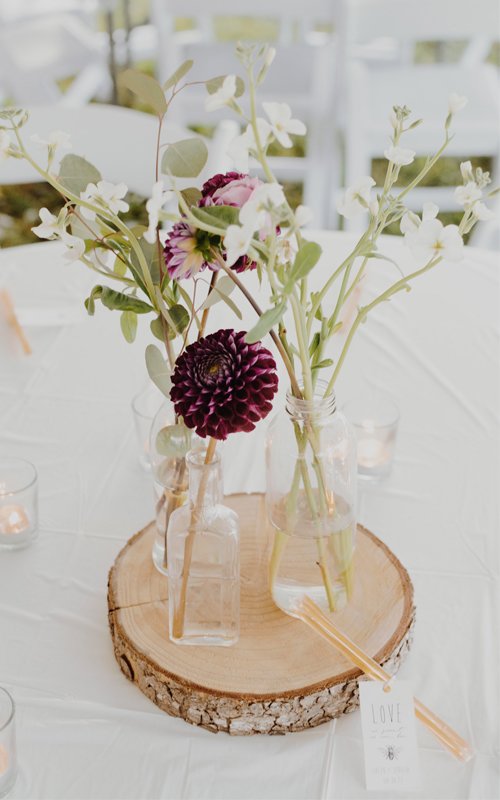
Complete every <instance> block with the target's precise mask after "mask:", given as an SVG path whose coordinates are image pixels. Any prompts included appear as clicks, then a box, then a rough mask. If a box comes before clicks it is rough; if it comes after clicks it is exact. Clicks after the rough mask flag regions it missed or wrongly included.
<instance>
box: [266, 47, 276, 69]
mask: <svg viewBox="0 0 500 800" xmlns="http://www.w3.org/2000/svg"><path fill="white" fill-rule="evenodd" d="M275 58H276V48H275V47H269V48H268V49H267V53H266V57H265V58H264V64H265V65H266V67H267V68H268V69H269V67H270V66H271V64H272V63H273V61H274V59H275Z"/></svg>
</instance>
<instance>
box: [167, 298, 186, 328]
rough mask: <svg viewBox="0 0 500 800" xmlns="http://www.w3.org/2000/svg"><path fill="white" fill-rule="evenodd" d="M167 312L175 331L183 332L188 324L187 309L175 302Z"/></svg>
mask: <svg viewBox="0 0 500 800" xmlns="http://www.w3.org/2000/svg"><path fill="white" fill-rule="evenodd" d="M168 313H169V314H170V318H171V320H172V322H173V324H174V328H175V330H176V332H177V333H183V332H184V331H185V330H186V328H187V326H188V325H189V313H188V312H187V310H186V309H185V308H184V306H181V305H180V303H176V305H175V306H171V307H170V308H169V309H168Z"/></svg>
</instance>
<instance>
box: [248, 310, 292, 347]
mask: <svg viewBox="0 0 500 800" xmlns="http://www.w3.org/2000/svg"><path fill="white" fill-rule="evenodd" d="M284 313H285V304H284V303H280V304H279V305H277V306H275V307H274V308H270V309H268V310H267V311H264V313H263V314H262V316H261V317H260V318H259V321H258V322H257V324H256V325H254V327H253V328H252V330H251V331H249V332H248V333H247V335H246V336H245V341H246V342H247V343H248V344H253V343H254V342H258V341H260V340H261V339H262V338H263V337H264V336H265V335H266V333H269V331H270V330H271V328H272V327H273V325H276V324H277V323H278V322H279V321H280V319H281V317H282V316H283V314H284Z"/></svg>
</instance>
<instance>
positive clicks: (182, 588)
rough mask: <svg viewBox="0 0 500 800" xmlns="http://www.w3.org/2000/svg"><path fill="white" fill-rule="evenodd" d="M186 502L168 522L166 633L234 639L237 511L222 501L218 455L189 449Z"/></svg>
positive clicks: (189, 639)
mask: <svg viewBox="0 0 500 800" xmlns="http://www.w3.org/2000/svg"><path fill="white" fill-rule="evenodd" d="M186 461H187V465H188V472H189V475H188V483H189V502H188V504H187V505H186V506H184V507H183V508H180V509H177V511H174V512H173V514H172V516H171V517H170V523H169V527H168V537H167V546H168V606H169V635H170V639H171V640H172V641H173V642H176V643H178V644H197V645H202V644H206V645H223V646H224V645H225V646H228V645H232V644H235V643H236V642H237V641H238V637H239V616H240V559H239V521H238V516H237V514H236V513H235V512H234V511H233V510H232V509H230V508H228V507H227V506H225V505H223V503H222V501H223V488H222V470H221V462H220V456H219V455H218V454H215V455H214V457H213V459H212V461H211V462H210V463H209V464H206V463H205V452H204V451H203V450H194V451H191V452H190V453H188V455H187V458H186Z"/></svg>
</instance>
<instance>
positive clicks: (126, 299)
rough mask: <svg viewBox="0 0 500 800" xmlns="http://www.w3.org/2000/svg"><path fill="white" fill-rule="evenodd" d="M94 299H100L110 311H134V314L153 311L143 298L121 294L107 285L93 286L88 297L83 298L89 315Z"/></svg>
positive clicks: (91, 311)
mask: <svg viewBox="0 0 500 800" xmlns="http://www.w3.org/2000/svg"><path fill="white" fill-rule="evenodd" d="M95 300H100V301H101V303H102V304H103V306H106V308H109V309H111V310H112V311H134V312H135V313H136V314H149V312H150V311H153V307H152V306H150V305H149V303H145V302H144V300H139V299H138V298H137V297H132V296H131V295H128V294H123V292H116V291H115V290H114V289H110V288H109V287H108V286H94V288H93V289H92V291H91V293H90V297H88V298H87V300H85V308H86V309H87V311H88V312H89V314H91V315H92V314H93V313H94V310H95Z"/></svg>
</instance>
